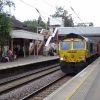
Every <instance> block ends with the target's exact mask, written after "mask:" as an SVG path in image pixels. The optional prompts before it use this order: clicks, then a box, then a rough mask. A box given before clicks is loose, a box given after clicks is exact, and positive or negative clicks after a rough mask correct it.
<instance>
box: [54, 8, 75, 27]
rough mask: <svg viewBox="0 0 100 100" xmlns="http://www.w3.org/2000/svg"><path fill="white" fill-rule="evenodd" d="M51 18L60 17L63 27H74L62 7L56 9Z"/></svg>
mask: <svg viewBox="0 0 100 100" xmlns="http://www.w3.org/2000/svg"><path fill="white" fill-rule="evenodd" d="M52 17H62V19H63V20H64V26H65V27H71V26H74V23H73V19H72V17H71V15H70V14H68V12H67V10H65V9H64V8H63V7H57V8H56V12H55V14H53V15H52Z"/></svg>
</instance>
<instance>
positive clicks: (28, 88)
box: [0, 65, 65, 100]
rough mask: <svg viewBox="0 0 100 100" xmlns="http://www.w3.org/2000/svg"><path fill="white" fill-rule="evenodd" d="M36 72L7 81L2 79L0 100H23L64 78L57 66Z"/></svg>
mask: <svg viewBox="0 0 100 100" xmlns="http://www.w3.org/2000/svg"><path fill="white" fill-rule="evenodd" d="M38 70H39V71H35V72H33V73H32V72H31V74H30V73H29V74H28V73H27V74H25V73H24V74H23V75H21V76H20V75H18V76H16V77H15V76H14V77H12V78H11V77H9V78H8V79H7V81H5V80H4V79H3V80H4V81H3V82H1V83H0V100H20V99H21V100H24V99H26V98H28V97H30V95H33V94H35V93H36V92H38V91H39V90H41V89H43V88H44V87H46V86H48V85H50V84H52V83H53V82H55V81H57V80H59V78H62V77H64V76H65V74H64V73H62V72H61V71H60V66H58V65H55V66H54V65H53V66H49V67H48V68H44V69H41V70H40V69H38Z"/></svg>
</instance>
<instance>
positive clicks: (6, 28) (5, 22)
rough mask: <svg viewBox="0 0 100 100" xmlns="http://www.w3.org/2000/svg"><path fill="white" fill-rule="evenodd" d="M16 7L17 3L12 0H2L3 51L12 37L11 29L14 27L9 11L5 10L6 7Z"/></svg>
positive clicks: (0, 37) (0, 31) (0, 38)
mask: <svg viewBox="0 0 100 100" xmlns="http://www.w3.org/2000/svg"><path fill="white" fill-rule="evenodd" d="M6 6H8V7H12V6H13V7H15V4H14V3H13V2H11V1H10V0H0V46H1V51H2V49H3V47H4V45H5V44H6V43H7V41H8V40H9V38H10V31H11V29H12V24H11V19H10V16H8V14H7V13H5V12H4V9H5V7H6Z"/></svg>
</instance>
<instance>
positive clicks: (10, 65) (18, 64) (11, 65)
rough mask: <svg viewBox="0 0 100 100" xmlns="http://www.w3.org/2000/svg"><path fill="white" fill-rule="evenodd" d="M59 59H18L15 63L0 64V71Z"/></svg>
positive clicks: (39, 57)
mask: <svg viewBox="0 0 100 100" xmlns="http://www.w3.org/2000/svg"><path fill="white" fill-rule="evenodd" d="M57 58H59V57H58V56H39V55H38V56H28V57H25V58H18V59H17V60H15V61H13V62H6V63H0V70H4V69H9V68H14V67H21V66H23V65H28V64H34V63H39V62H43V61H49V60H54V59H57Z"/></svg>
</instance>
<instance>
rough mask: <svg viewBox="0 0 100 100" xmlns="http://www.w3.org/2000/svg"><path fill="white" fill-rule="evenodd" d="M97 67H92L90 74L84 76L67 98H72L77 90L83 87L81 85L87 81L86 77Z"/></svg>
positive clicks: (67, 99)
mask: <svg viewBox="0 0 100 100" xmlns="http://www.w3.org/2000/svg"><path fill="white" fill-rule="evenodd" d="M95 68H96V67H93V69H91V71H90V72H89V74H87V76H86V77H84V78H83V79H82V80H81V82H80V83H79V84H78V85H77V86H76V88H75V89H74V90H73V91H72V92H71V93H69V94H68V95H67V97H66V100H70V98H71V97H72V96H73V95H74V94H75V92H76V91H77V90H78V89H79V88H80V87H81V85H82V84H83V83H84V82H85V80H86V79H88V78H89V75H91V74H92V72H93V71H94V70H95Z"/></svg>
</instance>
